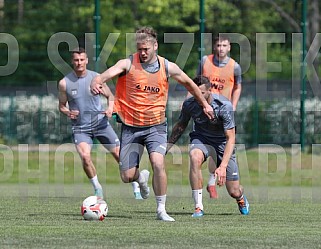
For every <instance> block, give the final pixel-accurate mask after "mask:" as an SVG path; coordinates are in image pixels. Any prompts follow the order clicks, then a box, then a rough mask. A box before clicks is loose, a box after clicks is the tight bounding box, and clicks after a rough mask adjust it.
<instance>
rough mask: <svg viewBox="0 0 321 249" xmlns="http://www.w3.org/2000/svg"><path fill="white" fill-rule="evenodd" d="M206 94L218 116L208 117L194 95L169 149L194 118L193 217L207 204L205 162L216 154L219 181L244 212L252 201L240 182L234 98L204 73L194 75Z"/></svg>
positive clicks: (198, 214) (242, 212)
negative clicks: (220, 92) (218, 91)
mask: <svg viewBox="0 0 321 249" xmlns="http://www.w3.org/2000/svg"><path fill="white" fill-rule="evenodd" d="M194 82H195V83H196V85H198V86H199V88H200V90H201V91H202V94H203V96H204V98H205V99H206V100H207V102H208V103H209V104H210V105H211V106H212V107H213V109H214V114H215V118H214V119H213V120H210V119H208V117H206V116H205V115H204V114H203V112H202V107H201V106H200V105H199V103H198V102H197V100H195V98H193V97H191V98H188V99H186V100H185V101H184V103H183V106H182V110H181V114H180V117H179V121H178V122H177V123H176V124H175V125H174V127H173V130H172V134H171V136H170V138H169V140H168V147H167V151H168V150H169V149H170V148H171V147H172V145H173V144H175V143H176V141H177V140H178V139H179V137H180V136H181V135H182V134H183V132H184V131H185V129H186V127H187V125H188V123H189V121H190V119H191V118H192V119H193V121H194V128H193V131H192V132H191V133H190V152H189V156H190V173H189V178H190V184H191V188H192V197H193V200H194V204H195V211H194V213H193V214H192V217H194V218H197V217H202V216H203V215H204V207H203V202H202V190H203V177H202V170H201V167H202V164H203V163H204V162H205V161H206V159H207V158H208V157H209V156H212V157H213V158H216V160H217V165H218V167H217V168H216V170H215V172H214V174H215V175H216V177H217V179H218V182H217V183H218V185H219V186H223V185H224V184H226V189H227V191H228V193H229V195H230V196H231V197H232V198H234V199H236V201H237V204H238V207H239V211H240V212H241V214H243V215H247V214H249V207H250V205H249V202H248V201H247V199H246V197H245V195H244V194H243V187H242V186H241V185H240V182H239V171H238V165H237V162H236V156H235V124H234V112H233V107H232V104H231V102H230V101H229V100H228V99H227V98H225V97H224V96H222V95H218V94H213V93H211V83H210V81H209V80H208V78H206V77H204V76H197V77H196V78H195V79H194Z"/></svg>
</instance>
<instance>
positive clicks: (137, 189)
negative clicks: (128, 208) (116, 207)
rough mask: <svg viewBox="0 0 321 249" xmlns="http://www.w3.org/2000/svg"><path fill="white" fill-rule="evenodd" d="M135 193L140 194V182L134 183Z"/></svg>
mask: <svg viewBox="0 0 321 249" xmlns="http://www.w3.org/2000/svg"><path fill="white" fill-rule="evenodd" d="M132 186H133V190H134V192H139V184H138V182H132Z"/></svg>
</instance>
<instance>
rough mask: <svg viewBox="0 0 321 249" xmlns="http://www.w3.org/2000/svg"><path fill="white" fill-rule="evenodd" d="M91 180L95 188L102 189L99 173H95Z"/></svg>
mask: <svg viewBox="0 0 321 249" xmlns="http://www.w3.org/2000/svg"><path fill="white" fill-rule="evenodd" d="M90 182H91V184H92V185H93V187H94V189H99V188H100V189H101V188H102V187H101V185H100V183H99V181H98V177H97V175H95V176H94V177H93V178H91V179H90Z"/></svg>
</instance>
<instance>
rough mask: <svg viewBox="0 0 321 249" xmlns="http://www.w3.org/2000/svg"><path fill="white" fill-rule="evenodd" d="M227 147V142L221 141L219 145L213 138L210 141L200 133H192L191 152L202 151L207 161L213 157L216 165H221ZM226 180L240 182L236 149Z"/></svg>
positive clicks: (228, 166)
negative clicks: (194, 150)
mask: <svg viewBox="0 0 321 249" xmlns="http://www.w3.org/2000/svg"><path fill="white" fill-rule="evenodd" d="M225 145H226V140H223V141H220V142H219V143H218V141H215V140H214V139H213V138H212V139H208V138H207V137H205V136H203V135H200V134H198V133H194V132H192V133H191V134H190V151H191V150H193V149H200V150H201V151H202V152H203V154H204V158H205V161H206V159H207V158H208V157H209V156H212V157H213V159H214V160H215V162H216V165H220V164H221V161H222V158H223V154H224V150H225ZM226 180H227V181H237V180H239V169H238V165H237V162H236V156H235V149H234V151H233V154H232V156H231V158H230V160H229V162H228V165H227V169H226Z"/></svg>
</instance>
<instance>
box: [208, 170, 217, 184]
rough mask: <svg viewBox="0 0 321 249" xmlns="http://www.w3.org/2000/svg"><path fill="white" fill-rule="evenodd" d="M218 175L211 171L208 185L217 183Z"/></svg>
mask: <svg viewBox="0 0 321 249" xmlns="http://www.w3.org/2000/svg"><path fill="white" fill-rule="evenodd" d="M215 182H216V177H215V175H214V174H212V173H210V177H209V178H208V185H215Z"/></svg>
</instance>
